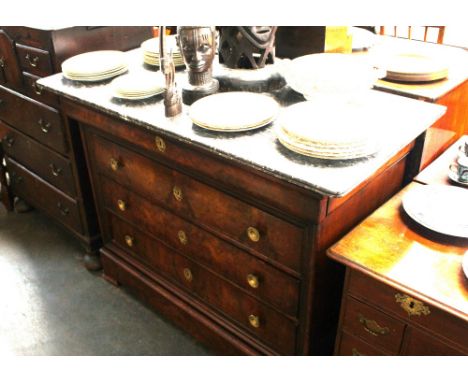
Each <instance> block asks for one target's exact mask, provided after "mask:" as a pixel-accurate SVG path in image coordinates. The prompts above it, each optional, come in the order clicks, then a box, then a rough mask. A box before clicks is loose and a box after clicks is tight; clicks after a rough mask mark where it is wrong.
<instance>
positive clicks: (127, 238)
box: [124, 235, 135, 248]
mask: <svg viewBox="0 0 468 382" xmlns="http://www.w3.org/2000/svg"><path fill="white" fill-rule="evenodd" d="M124 239H125V244H127V246H128V247H130V248H131V247H133V245H134V244H135V239H134V238H133V237H131V236H130V235H125V236H124Z"/></svg>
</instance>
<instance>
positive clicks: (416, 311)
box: [395, 293, 431, 316]
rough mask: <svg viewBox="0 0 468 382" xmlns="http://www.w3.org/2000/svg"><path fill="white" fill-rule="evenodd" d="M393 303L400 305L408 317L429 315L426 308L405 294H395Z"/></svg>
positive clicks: (428, 310)
mask: <svg viewBox="0 0 468 382" xmlns="http://www.w3.org/2000/svg"><path fill="white" fill-rule="evenodd" d="M395 301H396V302H397V303H399V304H400V306H401V307H402V308H403V310H404V311H405V312H406V313H408V315H409V316H420V315H421V314H424V315H425V316H427V315H428V314H430V313H431V311H430V309H429V307H428V306H426V305H424V304H423V303H422V302H421V301H418V300H416V299H415V298H413V297H410V296H408V295H406V294H401V293H397V294H396V295H395Z"/></svg>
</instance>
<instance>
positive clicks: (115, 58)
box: [62, 50, 128, 82]
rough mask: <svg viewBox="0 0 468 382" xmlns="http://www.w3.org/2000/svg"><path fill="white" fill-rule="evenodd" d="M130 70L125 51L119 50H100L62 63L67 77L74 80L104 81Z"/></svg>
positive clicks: (79, 55)
mask: <svg viewBox="0 0 468 382" xmlns="http://www.w3.org/2000/svg"><path fill="white" fill-rule="evenodd" d="M127 70H128V64H127V60H126V57H125V53H124V52H121V51H117V50H98V51H94V52H87V53H82V54H78V55H76V56H73V57H70V58H69V59H67V60H65V61H64V62H63V63H62V72H63V75H64V77H65V78H68V79H70V80H73V81H86V82H94V81H103V80H107V79H109V78H112V77H115V76H118V75H120V74H122V73H125V72H126V71H127Z"/></svg>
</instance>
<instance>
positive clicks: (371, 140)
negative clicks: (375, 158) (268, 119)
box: [276, 101, 378, 160]
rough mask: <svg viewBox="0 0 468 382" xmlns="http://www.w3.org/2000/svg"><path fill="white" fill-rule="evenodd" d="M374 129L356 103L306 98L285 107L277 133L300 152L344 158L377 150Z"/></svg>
mask: <svg viewBox="0 0 468 382" xmlns="http://www.w3.org/2000/svg"><path fill="white" fill-rule="evenodd" d="M356 121H358V122H357V123H356ZM374 127H375V126H374ZM372 130H373V129H372V128H371V126H370V124H369V123H366V120H365V118H362V110H360V109H359V107H358V106H356V105H352V104H346V103H344V104H340V106H339V107H338V105H334V104H331V103H316V102H311V101H306V102H300V103H297V104H295V105H292V106H290V107H288V108H286V109H284V110H283V113H282V115H281V117H280V120H279V123H278V127H277V131H276V133H277V137H278V140H279V141H280V143H281V144H283V146H285V147H286V148H288V149H289V150H291V151H294V152H296V153H298V154H302V155H306V156H310V157H314V158H320V159H329V160H344V159H356V158H361V157H365V156H368V155H372V154H374V153H375V152H377V149H378V145H377V139H376V134H375V132H374V131H372Z"/></svg>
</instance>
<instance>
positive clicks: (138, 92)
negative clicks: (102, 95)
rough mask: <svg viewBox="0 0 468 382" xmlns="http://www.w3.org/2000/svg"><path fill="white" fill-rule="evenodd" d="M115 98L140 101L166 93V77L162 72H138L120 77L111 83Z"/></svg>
mask: <svg viewBox="0 0 468 382" xmlns="http://www.w3.org/2000/svg"><path fill="white" fill-rule="evenodd" d="M111 86H112V91H113V96H114V97H117V98H122V99H128V100H139V99H145V98H149V97H152V96H154V95H156V94H160V93H162V92H164V89H165V83H164V77H163V75H162V74H161V73H160V72H156V73H154V72H148V71H145V72H136V73H129V74H126V75H124V76H121V77H118V78H116V79H115V80H113V81H112V83H111Z"/></svg>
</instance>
